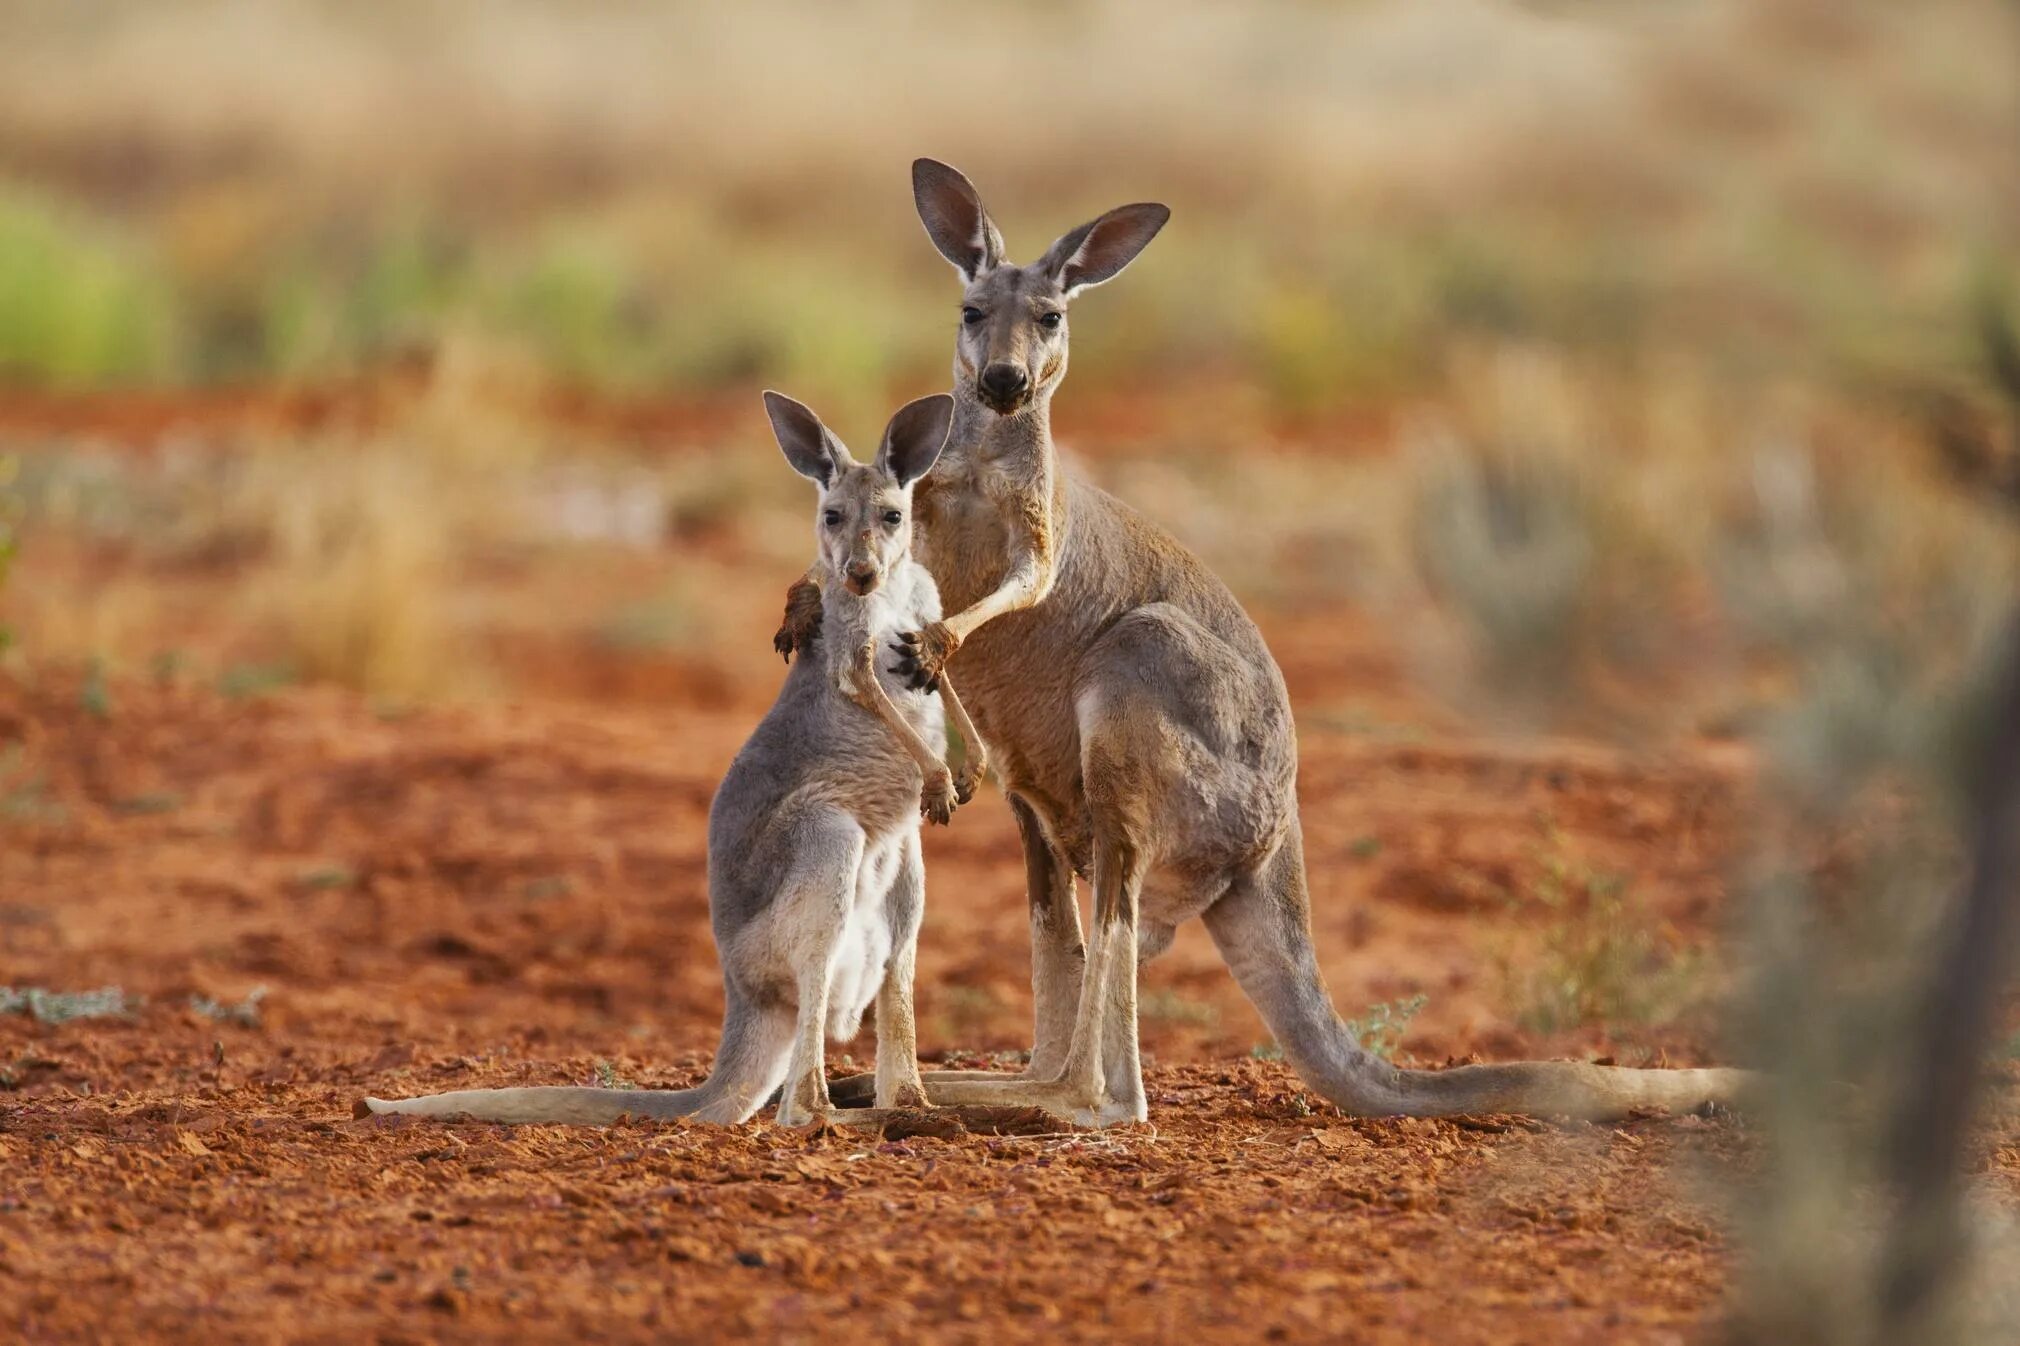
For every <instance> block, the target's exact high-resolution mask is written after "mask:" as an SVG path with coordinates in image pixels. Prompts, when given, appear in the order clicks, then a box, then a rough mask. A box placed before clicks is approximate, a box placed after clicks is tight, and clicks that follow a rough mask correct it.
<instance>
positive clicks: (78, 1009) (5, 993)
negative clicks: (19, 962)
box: [0, 986, 140, 1024]
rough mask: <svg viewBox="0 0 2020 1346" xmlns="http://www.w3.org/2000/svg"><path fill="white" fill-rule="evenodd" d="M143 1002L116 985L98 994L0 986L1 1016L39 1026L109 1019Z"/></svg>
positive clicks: (94, 992)
mask: <svg viewBox="0 0 2020 1346" xmlns="http://www.w3.org/2000/svg"><path fill="white" fill-rule="evenodd" d="M139 1004H140V1001H139V1000H138V999H136V998H134V997H130V996H128V995H127V994H126V992H125V991H123V990H121V989H120V988H119V987H117V986H104V987H100V988H99V989H98V990H96V991H50V990H46V989H44V988H43V987H40V986H0V1014H25V1015H27V1016H28V1017H29V1018H31V1019H33V1020H35V1021H36V1022H37V1023H45V1024H61V1023H69V1022H70V1021H71V1020H73V1019H110V1018H116V1017H118V1016H120V1015H122V1014H130V1013H132V1012H133V1010H134V1009H135V1008H136V1007H137V1006H138V1005H139Z"/></svg>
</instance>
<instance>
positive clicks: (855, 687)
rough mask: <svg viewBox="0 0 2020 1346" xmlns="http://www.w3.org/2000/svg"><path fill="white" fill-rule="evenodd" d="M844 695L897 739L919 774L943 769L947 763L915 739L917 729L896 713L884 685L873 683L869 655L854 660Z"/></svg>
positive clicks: (875, 672)
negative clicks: (876, 719)
mask: <svg viewBox="0 0 2020 1346" xmlns="http://www.w3.org/2000/svg"><path fill="white" fill-rule="evenodd" d="M848 693H849V696H850V698H851V699H852V700H853V701H855V703H856V704H857V705H859V706H861V707H862V708H863V709H864V710H867V711H869V712H870V713H871V714H872V715H875V716H876V717H877V718H878V719H880V720H882V721H883V722H884V724H885V725H886V726H888V727H889V728H890V730H891V732H892V733H894V734H896V735H897V736H898V742H900V743H902V744H904V745H905V751H906V752H908V753H910V754H911V755H912V760H913V761H915V762H917V763H918V764H919V769H920V770H921V771H924V772H927V773H931V772H934V771H944V770H945V769H946V766H947V764H946V762H945V761H943V760H942V759H941V756H940V754H939V753H937V752H934V751H933V748H932V745H931V744H929V743H927V742H926V740H925V739H923V738H921V737H920V736H919V731H918V730H916V729H914V728H912V723H911V721H909V720H907V719H906V718H905V717H904V716H903V715H902V714H900V713H899V711H898V707H897V704H896V703H895V702H893V701H892V700H891V695H890V693H888V692H886V691H885V690H884V684H883V683H881V682H879V681H877V669H876V665H875V663H874V662H873V656H870V655H868V654H866V655H865V657H863V658H861V659H858V660H857V661H856V667H855V676H854V677H853V678H852V679H851V686H850V687H849V688H848Z"/></svg>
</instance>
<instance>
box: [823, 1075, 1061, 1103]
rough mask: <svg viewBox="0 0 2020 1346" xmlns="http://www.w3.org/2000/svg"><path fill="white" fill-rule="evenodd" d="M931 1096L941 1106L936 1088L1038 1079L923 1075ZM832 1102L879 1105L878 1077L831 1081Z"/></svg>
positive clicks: (1023, 1076)
mask: <svg viewBox="0 0 2020 1346" xmlns="http://www.w3.org/2000/svg"><path fill="white" fill-rule="evenodd" d="M920 1078H921V1079H923V1080H924V1081H925V1084H926V1089H927V1092H928V1093H931V1094H934V1095H935V1098H934V1101H935V1102H938V1101H939V1100H938V1097H937V1093H938V1091H937V1090H935V1089H934V1088H933V1086H934V1085H936V1084H954V1083H965V1082H968V1081H972V1080H1028V1079H1033V1078H1035V1077H1034V1076H1031V1075H1029V1074H1010V1073H1007V1072H1005V1071H1001V1070H928V1071H924V1072H922V1073H921V1076H920ZM828 1098H829V1099H830V1100H831V1101H832V1102H833V1103H834V1105H835V1106H836V1107H838V1108H847V1109H857V1108H867V1107H869V1106H870V1105H872V1104H873V1103H875V1102H876V1101H877V1077H876V1076H875V1075H867V1074H866V1075H844V1076H842V1077H841V1078H840V1079H834V1080H829V1081H828Z"/></svg>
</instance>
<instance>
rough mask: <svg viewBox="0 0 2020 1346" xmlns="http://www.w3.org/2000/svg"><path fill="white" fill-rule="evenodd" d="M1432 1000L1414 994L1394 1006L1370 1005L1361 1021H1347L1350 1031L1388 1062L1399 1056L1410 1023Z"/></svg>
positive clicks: (1357, 1039)
mask: <svg viewBox="0 0 2020 1346" xmlns="http://www.w3.org/2000/svg"><path fill="white" fill-rule="evenodd" d="M1429 999H1430V997H1428V996H1423V995H1413V996H1411V997H1410V998H1409V999H1408V1000H1399V1001H1396V1002H1394V1003H1393V1004H1392V1003H1390V1002H1389V1001H1386V1000H1385V1001H1383V1002H1382V1003H1381V1004H1379V1005H1370V1006H1368V1012H1367V1013H1366V1014H1364V1015H1362V1016H1361V1017H1360V1018H1358V1019H1349V1020H1347V1031H1348V1032H1349V1033H1352V1034H1353V1035H1354V1039H1355V1040H1356V1041H1357V1042H1359V1043H1360V1044H1361V1045H1362V1046H1363V1047H1365V1048H1367V1049H1368V1051H1369V1052H1371V1053H1373V1054H1374V1055H1376V1056H1379V1057H1381V1058H1382V1059H1383V1060H1384V1061H1387V1060H1389V1059H1390V1058H1391V1057H1393V1056H1395V1054H1396V1048H1398V1047H1400V1046H1402V1045H1403V1034H1404V1033H1405V1032H1406V1031H1408V1029H1409V1027H1410V1020H1412V1019H1414V1018H1416V1017H1417V1015H1418V1014H1420V1013H1422V1012H1423V1009H1424V1006H1425V1004H1427V1003H1428V1002H1429Z"/></svg>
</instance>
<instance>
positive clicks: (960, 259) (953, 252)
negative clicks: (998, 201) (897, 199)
mask: <svg viewBox="0 0 2020 1346" xmlns="http://www.w3.org/2000/svg"><path fill="white" fill-rule="evenodd" d="M912 204H913V205H915V206H917V207H918V208H919V218H920V220H922V221H923V222H924V223H925V226H926V237H928V238H930V239H932V240H933V246H934V247H936V248H938V249H939V250H940V255H941V256H942V257H945V258H946V259H947V260H948V261H950V262H952V263H953V264H954V269H955V270H956V271H959V272H960V273H961V280H962V282H963V283H964V284H973V283H974V280H975V277H977V276H979V275H981V274H982V273H983V272H984V271H992V270H994V269H995V268H996V267H998V266H1001V265H1002V264H1003V235H1002V234H1000V233H998V232H996V223H995V221H993V220H991V219H990V218H989V212H988V211H986V210H984V209H982V197H981V194H980V193H978V192H977V191H976V190H975V188H974V186H973V185H972V184H971V183H970V182H969V181H968V179H966V178H964V177H962V176H961V173H960V171H959V170H958V169H954V168H949V167H948V166H947V165H946V164H943V163H941V162H940V161H939V160H937V159H914V160H913V161H912Z"/></svg>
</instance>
